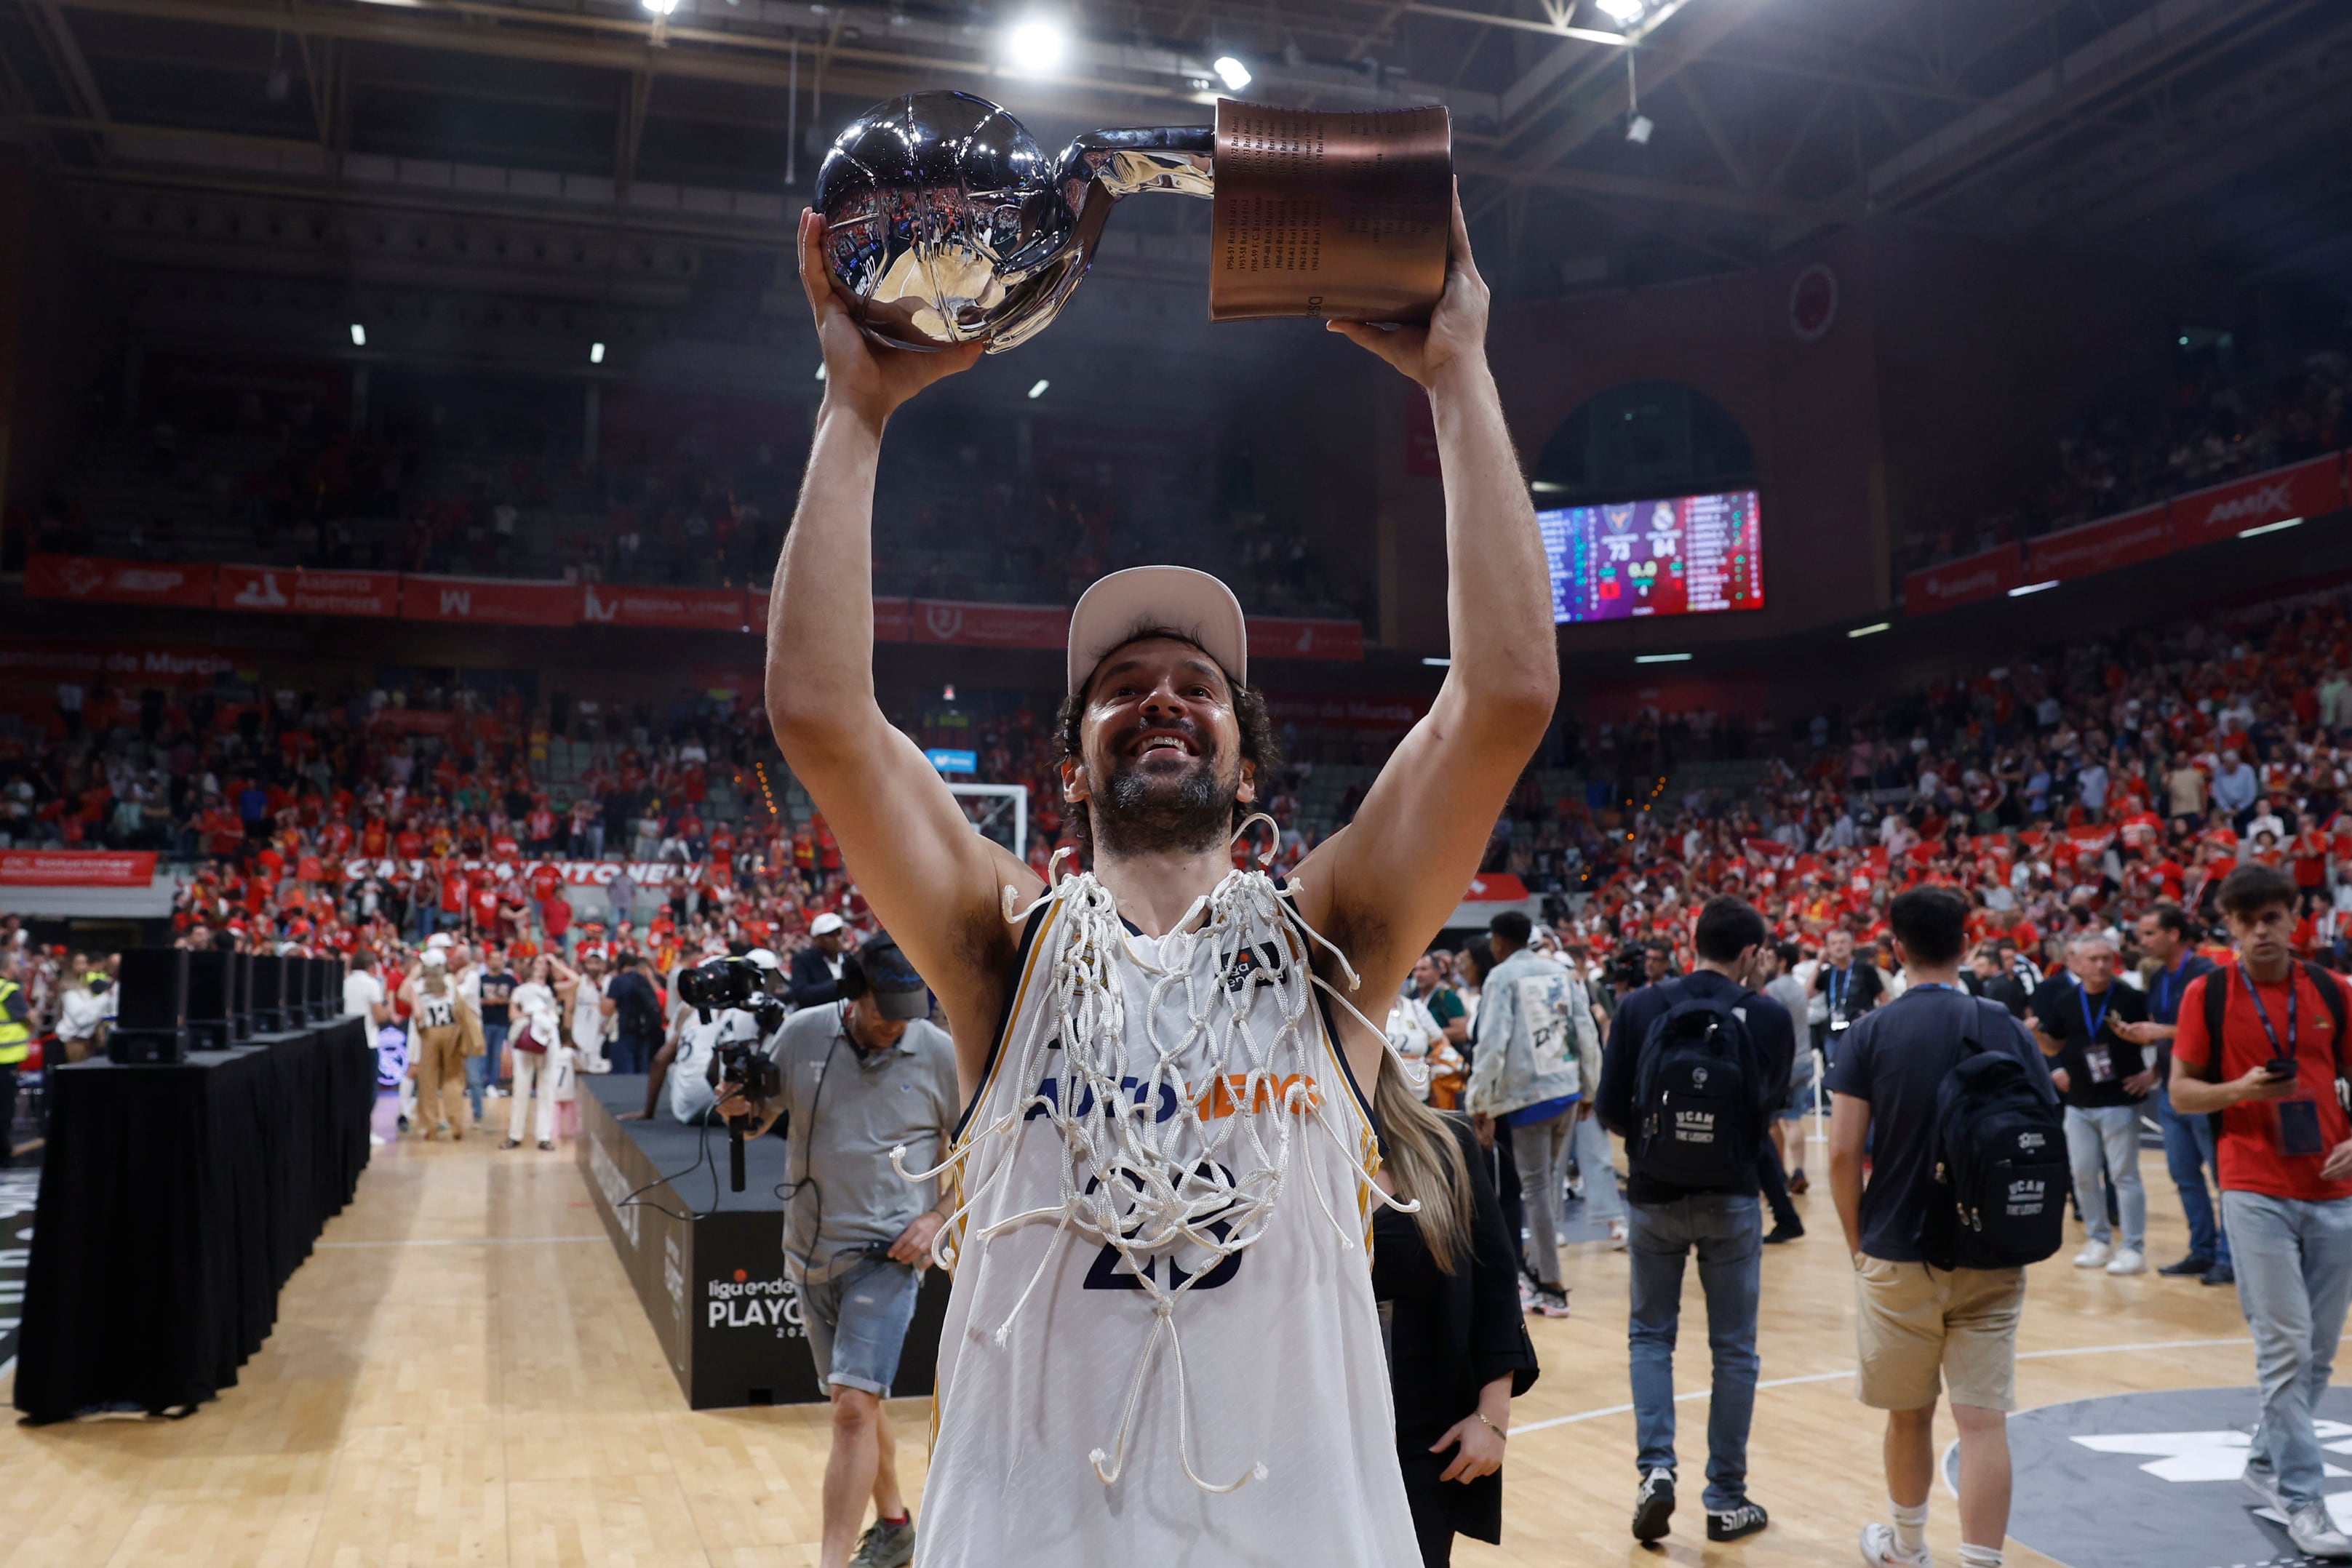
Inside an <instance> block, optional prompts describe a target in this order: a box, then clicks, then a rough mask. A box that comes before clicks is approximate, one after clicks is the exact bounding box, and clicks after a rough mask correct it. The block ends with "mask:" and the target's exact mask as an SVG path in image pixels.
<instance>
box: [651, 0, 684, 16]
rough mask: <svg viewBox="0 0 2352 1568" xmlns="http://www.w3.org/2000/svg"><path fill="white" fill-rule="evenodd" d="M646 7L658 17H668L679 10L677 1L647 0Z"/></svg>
mask: <svg viewBox="0 0 2352 1568" xmlns="http://www.w3.org/2000/svg"><path fill="white" fill-rule="evenodd" d="M645 6H646V10H648V11H651V12H652V13H653V14H654V15H655V16H668V15H669V14H670V13H671V12H672V11H675V10H677V0H645Z"/></svg>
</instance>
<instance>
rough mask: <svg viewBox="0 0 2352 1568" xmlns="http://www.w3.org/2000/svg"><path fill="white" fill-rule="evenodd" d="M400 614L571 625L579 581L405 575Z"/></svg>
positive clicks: (415, 617)
mask: <svg viewBox="0 0 2352 1568" xmlns="http://www.w3.org/2000/svg"><path fill="white" fill-rule="evenodd" d="M400 613H401V618H402V619H403V620H406V621H470V622H478V623H481V624H485V625H493V626H569V625H572V623H573V622H576V621H578V620H579V619H580V585H579V584H578V583H576V582H518V581H514V580H509V579H504V578H495V577H415V576H410V577H404V578H402V579H401V580H400Z"/></svg>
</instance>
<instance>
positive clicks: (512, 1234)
mask: <svg viewBox="0 0 2352 1568" xmlns="http://www.w3.org/2000/svg"><path fill="white" fill-rule="evenodd" d="M496 1145H497V1140H496V1138H495V1137H492V1136H482V1135H477V1136H474V1137H470V1138H468V1139H467V1140H466V1141H465V1142H464V1143H462V1144H458V1145H420V1144H415V1143H403V1144H397V1145H388V1146H386V1147H383V1148H380V1149H378V1150H377V1151H376V1157H375V1162H374V1164H373V1166H372V1167H371V1169H370V1170H369V1171H368V1173H367V1176H366V1177H365V1178H364V1180H363V1181H362V1184H361V1186H360V1193H359V1197H358V1199H357V1201H356V1202H354V1203H353V1204H352V1207H350V1208H349V1209H348V1210H347V1211H346V1212H345V1213H344V1214H343V1215H342V1216H341V1218H337V1219H336V1220H335V1221H334V1222H333V1223H331V1225H330V1226H329V1227H328V1228H327V1231H326V1234H325V1236H324V1237H323V1239H322V1240H321V1242H320V1249H319V1250H318V1252H317V1253H316V1254H315V1255H314V1256H313V1257H312V1258H311V1260H310V1261H309V1262H308V1263H307V1264H305V1265H304V1266H303V1267H302V1269H301V1270H299V1272H298V1273H297V1274H296V1275H295V1276H294V1278H293V1280H292V1281H291V1282H290V1284H289V1286H288V1288H287V1290H286V1292H285V1295H284V1298H283V1303H282V1312H281V1316H280V1319H279V1322H278V1328H277V1331H276V1333H274V1334H272V1335H271V1337H270V1339H269V1341H268V1343H267V1345H266V1346H265V1347H264V1348H263V1350H262V1352H261V1354H259V1355H257V1357H255V1359H254V1360H253V1361H252V1363H251V1364H248V1365H247V1368H246V1370H245V1373H244V1375H243V1379H242V1381H241V1382H240V1384H239V1385H238V1386H237V1387H236V1388H234V1389H231V1390H229V1391H228V1392H227V1393H226V1395H225V1396H223V1397H222V1398H221V1399H220V1400H219V1401H218V1402H217V1403H215V1404H213V1405H210V1406H205V1407H204V1408H203V1409H202V1410H200V1411H199V1412H198V1413H197V1414H196V1415H194V1416H192V1417H190V1418H188V1419H186V1420H183V1421H178V1422H97V1423H86V1424H78V1425H77V1424H68V1425H64V1426H56V1427H41V1428H37V1429H28V1428H26V1427H14V1426H12V1427H7V1428H6V1429H5V1430H0V1563H6V1564H8V1565H10V1568H31V1565H34V1564H44V1565H46V1564H56V1565H58V1568H94V1565H97V1564H100V1563H110V1564H122V1565H125V1568H152V1565H154V1564H161V1563H205V1564H215V1563H216V1564H221V1565H224V1568H226V1565H229V1564H237V1565H240V1568H244V1565H269V1568H291V1565H294V1564H314V1565H317V1568H362V1565H373V1564H384V1565H396V1564H410V1563H489V1564H502V1563H511V1564H517V1565H520V1564H553V1563H593V1564H615V1565H620V1564H626V1565H629V1568H653V1565H670V1564H719V1565H726V1568H751V1565H753V1564H758V1565H760V1568H772V1565H776V1564H801V1563H814V1562H815V1561H816V1546H815V1542H816V1537H817V1517H818V1486H819V1481H820V1478H821V1476H822V1474H823V1470H824V1457H825V1449H826V1427H825V1419H824V1412H823V1411H822V1410H821V1409H815V1408H807V1409H798V1408H795V1409H764V1410H737V1411H726V1412H712V1413H704V1414H695V1413H692V1412H689V1411H688V1409H687V1408H686V1406H685V1403H684V1401H683V1399H682V1398H681V1397H680V1396H679V1393H678V1389H677V1383H676V1381H675V1380H674V1379H673V1378H672V1376H671V1375H670V1372H669V1370H668V1368H667V1366H666V1365H665V1364H664V1362H663V1358H662V1354H661V1353H660V1351H659V1349H658V1347H657V1346H656V1341H655V1338H654V1334H653V1332H652V1330H651V1329H650V1328H649V1327H648V1325H647V1323H646V1317H645V1313H644V1312H643V1311H642V1310H640V1308H639V1306H638V1303H637V1301H636V1298H635V1296H634V1295H633V1294H632V1293H631V1291H630V1288H629V1285H628V1282H627V1281H626V1279H625V1277H624V1275H623V1272H622V1270H621V1266H620V1264H619V1262H618V1261H617V1260H616V1259H615V1257H614V1252H613V1249H612V1247H611V1246H610V1245H609V1244H608V1242H607V1241H606V1239H605V1237H604V1231H603V1229H602V1228H601V1227H600V1226H599V1224H598V1221H597V1218H596V1215H595V1211H594V1210H593V1208H592V1207H591V1205H590V1197H589V1194H588V1191H587V1189H586V1187H585V1186H584V1185H583V1178H582V1176H581V1174H580V1172H579V1170H578V1168H577V1167H576V1166H575V1165H574V1164H573V1161H572V1151H571V1150H570V1148H569V1147H568V1146H567V1147H566V1148H565V1149H564V1150H563V1152H562V1153H560V1154H552V1155H551V1154H541V1153H539V1152H538V1151H536V1150H531V1149H520V1150H515V1151H513V1152H510V1153H501V1152H499V1150H498V1148H497V1146H496ZM1814 1163H1816V1164H1822V1163H1824V1162H1822V1161H1821V1159H1820V1154H1819V1145H1816V1155H1815V1162H1814ZM2142 1164H2143V1172H2144V1176H2145V1179H2146V1180H2147V1184H2148V1188H2149V1198H2150V1205H2149V1207H2150V1208H2151V1209H2152V1211H2153V1216H2152V1218H2151V1222H2150V1238H2149V1248H2148V1251H2149V1258H2150V1260H2151V1262H2161V1261H2166V1260H2170V1259H2173V1258H2176V1257H2178V1256H2179V1254H2180V1252H2181V1251H2182V1250H2183V1230H2182V1226H2181V1223H2180V1219H2179V1212H2178V1201H2177V1199H2176V1198H2175V1197H2173V1194H2172V1188H2171V1186H2170V1184H2169V1182H2168V1180H2167V1178H2166V1176H2165V1172H2164V1167H2163V1162H2162V1159H2161V1156H2160V1155H2158V1154H2156V1153H2154V1152H2152V1151H2151V1152H2149V1153H2147V1155H2144V1156H2143V1162H2142ZM1817 1175H1818V1173H1817ZM1798 1202H1799V1205H1800V1207H1801V1208H1802V1209H1803V1210H1804V1212H1805V1213H1806V1215H1807V1217H1808V1221H1809V1223H1810V1224H1811V1226H1812V1230H1811V1234H1810V1235H1808V1236H1807V1237H1806V1238H1805V1239H1803V1240H1802V1241H1801V1242H1798V1243H1797V1244H1795V1245H1793V1246H1790V1247H1786V1248H1774V1249H1768V1250H1767V1253H1766V1257H1765V1264H1764V1307H1763V1332H1762V1354H1763V1363H1764V1364H1763V1374H1762V1375H1763V1379H1764V1385H1763V1387H1762V1389H1761V1390H1760V1391H1759V1395H1758V1397H1757V1406H1756V1419H1755V1430H1754V1437H1753V1439H1752V1446H1751V1451H1750V1467H1751V1481H1750V1490H1751V1491H1752V1494H1753V1496H1754V1497H1755V1499H1756V1500H1758V1501H1759V1502H1761V1503H1763V1504H1764V1505H1765V1506H1766V1507H1767V1508H1768V1509H1769V1510H1770V1511H1771V1513H1772V1516H1773V1522H1772V1527H1771V1528H1770V1529H1769V1530H1768V1531H1765V1532H1764V1533H1763V1534H1761V1535H1759V1536H1756V1537H1753V1538H1751V1539H1750V1540H1748V1541H1746V1542H1738V1543H1736V1544H1733V1545H1728V1546H1710V1545H1709V1544H1708V1543H1707V1542H1706V1539H1705V1521H1704V1518H1703V1516H1702V1515H1701V1513H1700V1512H1699V1510H1698V1508H1697V1492H1698V1489H1699V1479H1698V1478H1699V1475H1700V1472H1701V1471H1702V1470H1703V1469H1704V1466H1705V1447H1704V1432H1705V1423H1706V1406H1705V1389H1706V1336H1705V1329H1704V1318H1703V1315H1702V1309H1701V1307H1700V1304H1699V1301H1698V1294H1697V1286H1696V1272H1695V1270H1694V1274H1693V1278H1692V1280H1691V1281H1690V1283H1689V1285H1688V1287H1687V1289H1688V1297H1687V1300H1686V1304H1685V1318H1684V1324H1685V1329H1684V1336H1683V1350H1682V1352H1681V1354H1680V1357H1679V1360H1678V1372H1679V1374H1680V1375H1679V1377H1678V1379H1677V1382H1678V1385H1679V1386H1680V1387H1681V1388H1682V1389H1684V1390H1685V1391H1686V1392H1687V1393H1690V1394H1695V1395H1696V1397H1695V1398H1690V1399H1688V1400H1687V1401H1686V1402H1685V1404H1684V1405H1683V1406H1682V1418H1681V1429H1682V1467H1683V1474H1684V1485H1683V1489H1682V1490H1683V1492H1684V1496H1685V1502H1684V1505H1683V1511H1681V1512H1680V1513H1679V1514H1677V1516H1676V1519H1675V1523H1676V1525H1677V1530H1676V1532H1675V1534H1674V1535H1672V1536H1671V1537H1669V1538H1668V1539H1667V1541H1666V1542H1664V1548H1663V1552H1651V1551H1645V1550H1644V1549H1643V1548H1642V1547H1640V1546H1637V1545H1636V1544H1635V1543H1634V1542H1633V1538H1632V1537H1631V1535H1630V1534H1629V1533H1628V1532H1627V1528H1626V1526H1627V1520H1628V1517H1629V1515H1630V1512H1631V1510H1632V1502H1633V1483H1634V1474H1633V1417H1632V1416H1631V1415H1630V1414H1629V1413H1627V1412H1626V1411H1625V1409H1624V1408H1623V1406H1625V1404H1626V1401H1627V1399H1628V1393H1627V1386H1626V1377H1625V1291H1626V1277H1625V1260H1624V1257H1623V1255H1622V1254H1618V1253H1612V1252H1610V1251H1608V1250H1606V1249H1601V1248H1591V1247H1589V1248H1581V1249H1576V1250H1575V1254H1574V1255H1573V1259H1572V1261H1571V1262H1570V1265H1569V1278H1570V1282H1571V1283H1572V1285H1573V1288H1574V1296H1573V1305H1574V1309H1575V1314H1576V1315H1575V1316H1574V1317H1572V1318H1570V1319H1567V1320H1563V1321H1542V1320H1538V1321H1537V1322H1534V1323H1533V1325H1532V1328H1533V1333H1534V1335H1535V1339H1536V1343H1537V1347H1538V1351H1539V1352H1540V1354H1541V1355H1542V1358H1543V1364H1544V1371H1543V1377H1542V1381H1541V1382H1540V1383H1539V1384H1538V1386H1537V1388H1536V1389H1535V1391H1534V1392H1533V1393H1532V1394H1530V1395H1529V1396H1528V1397H1526V1398H1524V1399H1522V1400H1520V1401H1519V1402H1518V1403H1517V1406H1516V1407H1515V1410H1514V1416H1513V1424H1514V1427H1516V1428H1517V1430H1516V1431H1515V1432H1514V1435H1513V1437H1512V1438H1511V1444H1510V1459H1509V1463H1508V1467H1507V1469H1506V1471H1505V1475H1506V1479H1507V1502H1506V1508H1505V1531H1506V1534H1507V1540H1506V1542H1505V1544H1504V1545H1503V1547H1502V1548H1500V1549H1499V1550H1497V1549H1494V1548H1489V1547H1486V1546H1483V1545H1479V1544H1477V1543H1475V1542H1465V1543H1464V1544H1463V1545H1462V1547H1461V1548H1460V1549H1459V1550H1458V1551H1457V1552H1456V1554H1455V1561H1456V1562H1457V1563H1465V1564H1487V1563H1525V1564H1529V1565H1534V1564H1543V1565H1545V1568H1556V1565H1558V1564H1560V1563H1616V1562H1625V1563H1664V1562H1675V1563H1697V1562H1709V1563H1754V1564H1759V1565H1767V1564H1775V1565H1776V1564H1783V1563H1787V1564H1796V1563H1805V1564H1818V1563H1850V1562H1853V1560H1854V1558H1853V1552H1854V1545H1853V1542H1854V1538H1855V1534H1856V1532H1857V1531H1859V1529H1860V1527H1861V1526H1862V1525H1863V1524H1864V1522H1865V1521H1868V1520H1871V1519H1874V1518H1877V1517H1881V1515H1882V1513H1883V1510H1884V1508H1885V1488H1884V1484H1883V1482H1882V1480H1881V1479H1880V1470H1879V1459H1878V1447H1879V1432H1880V1424H1879V1421H1878V1419H1877V1418H1876V1416H1874V1414H1873V1413H1871V1412H1868V1411H1865V1410H1864V1409H1863V1408H1862V1407H1861V1406H1859V1405H1857V1404H1856V1403H1855V1401H1854V1397H1853V1380H1852V1378H1851V1376H1850V1375H1849V1374H1850V1372H1851V1369H1852V1367H1853V1311H1852V1301H1851V1291H1852V1286H1851V1284H1850V1273H1849V1270H1848V1266H1847V1263H1846V1260H1845V1256H1844V1251H1843V1247H1842V1246H1841V1244H1840V1242H1839V1239H1838V1237H1837V1228H1836V1221H1835V1217H1834V1215H1833V1214H1832V1210H1831V1207H1830V1202H1829V1197H1828V1194H1827V1191H1826V1183H1823V1184H1822V1185H1821V1186H1816V1187H1815V1189H1814V1191H1813V1192H1812V1194H1811V1196H1809V1197H1804V1198H1800V1199H1799V1200H1798ZM2072 1245H2073V1244H2072V1243H2070V1249H2071V1246H2072ZM2021 1349H2022V1350H2023V1351H2024V1352H2025V1353H2026V1354H2025V1356H2024V1358H2023V1359H2022V1360H2021V1362H2020V1364H2019V1368H2018V1385H2019V1394H2020V1397H2021V1403H2022V1404H2023V1405H2024V1406H2028V1407H2032V1406H2043V1405H2050V1404H2053V1403H2057V1402H2061V1401H2066V1400H2074V1399H2081V1398H2086V1397H2091V1396H2100V1395H2106V1394H2115V1393H2122V1392H2128V1391H2142V1390H2164V1389H2180V1388H2198V1387H2213V1386H2217V1385H2245V1384H2248V1383H2250V1382H2251V1381H2252V1351H2251V1349H2250V1348H2249V1346H2248V1344H2247V1342H2246V1331H2245V1325H2244V1323H2243V1322H2242V1320H2241V1319H2240V1317H2239V1315H2238V1309H2237V1301H2236V1298H2235V1295H2234V1293H2233V1292H2231V1291H2226V1290H2211V1289H2205V1288H2202V1287H2200V1286H2199V1285H2198V1284H2197V1283H2195V1282H2194V1281H2179V1280H2166V1279H2159V1278H2158V1277H2157V1276H2156V1275H2155V1274H2153V1273H2150V1274H2147V1275H2143V1276H2140V1277H2137V1278H2134V1279H2111V1278H2109V1277H2108V1276H2106V1275H2105V1273H2102V1272H2081V1271H2077V1270H2074V1269H2072V1268H2070V1267H2068V1265H2067V1264H2066V1262H2065V1260H2064V1259H2063V1257H2062V1258H2060V1259H2059V1260H2054V1261H2053V1262H2051V1263H2048V1264H2045V1265H2043V1266H2042V1267H2041V1268H2040V1269H2037V1270H2035V1271H2034V1274H2033V1278H2032V1289H2031V1292H2030V1294H2029V1298H2028V1302H2027V1307H2026V1314H2025V1324H2024V1331H2023V1337H2022V1341H2021ZM2248 1409H2249V1417H2248V1418H2249V1419H2251V1402H2249V1406H2248ZM895 1413H896V1414H898V1416H900V1417H901V1421H900V1426H899V1431H900V1434H901V1439H902V1444H905V1445H906V1446H904V1447H902V1448H901V1452H900V1464H901V1469H902V1471H903V1472H904V1474H905V1476H906V1478H907V1479H908V1483H909V1485H910V1487H913V1488H918V1489H919V1487H920V1485H921V1480H922V1476H923V1473H924V1456H923V1453H922V1451H921V1447H920V1435H921V1434H922V1433H923V1432H924V1430H925V1429H926V1427H927V1422H926V1415H927V1412H926V1410H925V1408H924V1406H922V1405H921V1404H920V1403H919V1402H910V1403H908V1404H905V1405H903V1406H899V1407H898V1410H897V1411H896V1412H895ZM1940 1437H1941V1438H1942V1439H1943V1440H1947V1441H1948V1438H1949V1431H1948V1427H1946V1429H1945V1430H1944V1431H1943V1432H1942V1433H1941V1434H1940ZM909 1438H911V1439H912V1441H911V1442H910V1443H909V1442H908V1439H909ZM1276 1484H1278V1483H1276ZM2216 1506H2226V1505H2221V1504H2217V1505H2216ZM918 1509H919V1505H918ZM1008 1536H1009V1539H1012V1540H1015V1541H1017V1538H1018V1522H1017V1521H1008ZM1930 1542H1931V1544H1932V1545H1933V1546H1934V1548H1935V1550H1936V1552H1937V1554H1938V1558H1939V1560H1940V1561H1946V1562H1949V1561H1954V1560H1956V1558H1957V1552H1958V1527H1957V1511H1956V1507H1955V1505H1954V1503H1953V1501H1952V1499H1951V1498H1950V1496H1949V1494H1948V1493H1947V1492H1945V1491H1943V1490H1941V1489H1940V1488H1939V1489H1938V1490H1937V1497H1936V1501H1935V1515H1934V1522H1933V1526H1932V1528H1931V1531H1930ZM1006 1561H1007V1563H1018V1561H1019V1557H1018V1555H1017V1552H1015V1553H1013V1554H1010V1555H1008V1557H1007V1558H1006ZM2009 1561H2010V1562H2011V1563H2024V1564H2042V1563H2048V1562H2050V1561H2051V1559H2048V1558H2045V1557H2042V1556H2041V1555H2039V1554H2038V1553H2036V1552H2032V1551H2031V1550H2027V1549H2025V1548H2022V1547H2021V1546H2019V1545H2017V1544H2015V1543H2014V1542H2012V1544H2011V1550H2010V1554H2009ZM1139 1568H1150V1565H1139ZM2073 1568H2093V1565H2092V1564H2090V1563H2083V1562H2076V1563H2074V1564H2073Z"/></svg>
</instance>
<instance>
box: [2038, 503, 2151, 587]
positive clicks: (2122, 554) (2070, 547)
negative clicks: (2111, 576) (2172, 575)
mask: <svg viewBox="0 0 2352 1568" xmlns="http://www.w3.org/2000/svg"><path fill="white" fill-rule="evenodd" d="M2171 549H2172V508H2171V507H2167V506H2157V507H2141V508H2140V509H2139V510H2138V511H2137V512H2124V513H2120V514H2118V515H2117V516H2116V517H2102V518H2100V519H2099V520H2098V521H2097V522H2095V523H2084V525H2083V526H2082V527H2080V528H2067V529H2065V530H2064V531H2063V532H2060V533H2054V534H2044V535H2042V537H2041V538H2038V539H2028V540H2027V541H2026V544H2025V580H2026V581H2028V582H2049V581H2052V580H2057V581H2062V582H2063V581H2066V580H2071V579H2074V578H2077V577H2090V576H2093V575H2095V573H2098V572H2102V571H2112V570H2114V569H2116V567H2119V566H2130V565H2133V564H2134V563H2136V562H2138V561H2143V560H2154V559H2156V558H2157V557H2158V556H2160V555H2166V554H2168V553H2170V551H2171Z"/></svg>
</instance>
